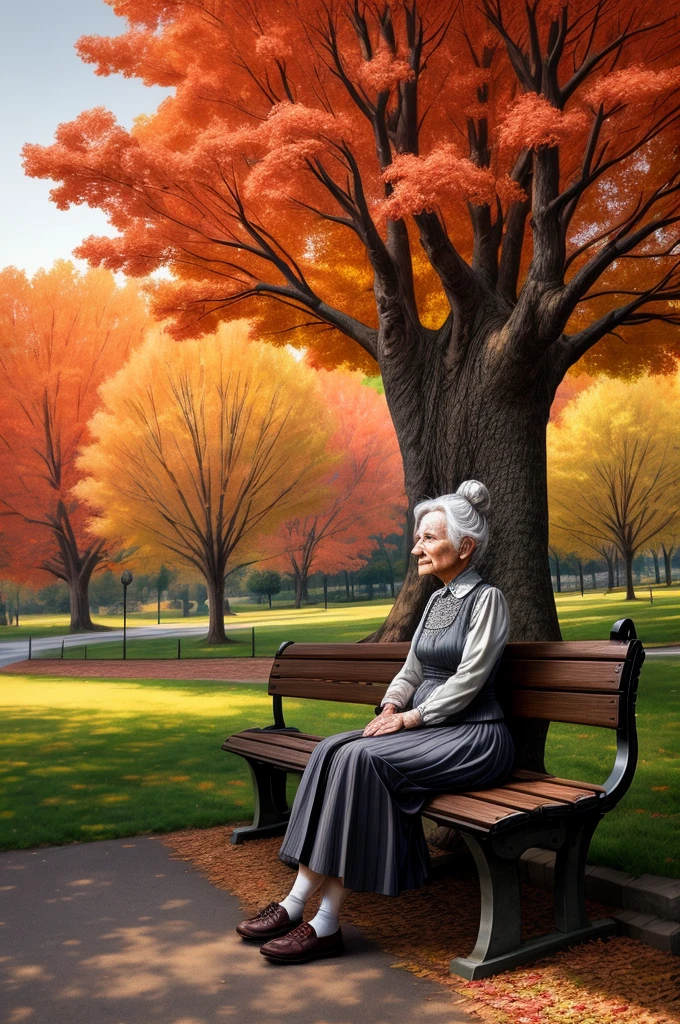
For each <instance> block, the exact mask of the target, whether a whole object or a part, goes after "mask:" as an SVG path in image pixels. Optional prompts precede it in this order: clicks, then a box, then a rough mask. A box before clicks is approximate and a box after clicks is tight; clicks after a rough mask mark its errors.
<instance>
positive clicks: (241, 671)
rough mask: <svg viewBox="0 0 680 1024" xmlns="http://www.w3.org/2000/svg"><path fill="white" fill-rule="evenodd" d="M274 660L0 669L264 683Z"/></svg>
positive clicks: (21, 664) (25, 664)
mask: <svg viewBox="0 0 680 1024" xmlns="http://www.w3.org/2000/svg"><path fill="white" fill-rule="evenodd" d="M273 660H274V659H273V658H182V659H180V660H177V659H174V658H168V659H167V660H163V661H160V660H159V661H155V660H151V659H150V658H149V659H141V658H140V659H139V660H126V661H123V660H122V659H121V660H118V661H104V660H103V659H102V660H101V661H100V660H99V659H98V658H93V659H92V660H91V661H75V660H73V661H71V660H70V659H68V658H67V659H66V660H64V661H62V660H61V659H60V658H39V659H36V660H31V661H17V662H14V663H13V664H12V665H6V666H5V667H4V668H0V673H5V675H32V676H68V677H69V678H71V679H197V680H199V679H200V680H208V681H209V680H224V681H225V682H230V683H254V682H265V683H266V682H267V680H268V679H269V671H270V669H271V666H272V662H273Z"/></svg>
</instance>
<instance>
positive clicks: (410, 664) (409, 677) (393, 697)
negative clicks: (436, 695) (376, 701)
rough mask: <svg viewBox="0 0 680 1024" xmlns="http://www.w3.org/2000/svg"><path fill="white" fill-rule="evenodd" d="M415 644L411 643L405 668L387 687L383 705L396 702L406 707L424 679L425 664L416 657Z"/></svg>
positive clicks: (381, 702)
mask: <svg viewBox="0 0 680 1024" xmlns="http://www.w3.org/2000/svg"><path fill="white" fill-rule="evenodd" d="M413 646H414V645H413V644H411V650H410V651H409V652H408V655H407V657H406V661H405V662H404V665H403V668H401V669H400V670H399V672H397V674H396V676H395V677H394V679H393V680H392V682H391V683H390V685H389V686H388V687H387V690H386V691H385V696H384V697H383V699H382V700H381V701H380V704H381V705H382V706H383V707H384V706H385V704H396V706H397V707H398V708H404V707H406V704H407V703H408V701H409V699H410V698H411V697H412V696H413V694H414V693H415V691H416V690H417V689H418V687H419V686H420V684H421V683H422V681H423V666H422V665H421V664H420V662H419V661H418V659H417V658H416V655H415V651H414V649H413Z"/></svg>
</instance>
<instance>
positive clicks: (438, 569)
mask: <svg viewBox="0 0 680 1024" xmlns="http://www.w3.org/2000/svg"><path fill="white" fill-rule="evenodd" d="M488 508H489V492H488V491H487V489H486V487H485V486H484V485H483V484H481V483H479V481H477V480H467V481H466V482H465V483H463V484H461V485H460V487H459V488H458V490H457V492H456V493H455V494H446V495H443V496H442V497H440V498H435V499H434V500H432V501H424V502H421V503H420V504H419V505H417V506H416V509H415V524H416V525H415V547H414V548H413V551H412V554H414V555H416V556H417V558H418V572H419V575H421V576H429V575H434V576H437V577H439V579H440V580H441V581H442V583H443V584H444V587H443V588H442V589H440V590H437V591H436V592H435V593H434V594H433V595H432V597H431V598H430V601H429V602H428V604H427V607H426V608H425V612H424V613H423V617H422V619H421V621H420V623H419V625H418V627H417V629H416V632H415V635H414V637H413V642H412V644H411V649H410V652H409V655H408V657H407V659H406V662H405V663H404V667H403V668H402V670H401V671H400V672H399V673H398V674H397V675H396V676H395V678H394V679H393V680H392V682H391V683H390V685H389V687H388V689H387V692H386V693H385V696H384V698H383V700H382V712H381V713H380V714H379V715H378V716H377V717H376V718H374V719H373V721H371V722H370V723H369V724H368V725H367V726H366V728H365V729H363V730H354V731H351V732H344V733H339V734H338V735H335V736H328V737H327V738H326V739H324V740H322V741H321V742H320V743H319V744H318V745H317V746H316V748H315V749H314V752H313V753H312V755H311V757H310V759H309V762H308V764H307V767H306V769H305V771H304V774H303V776H302V780H301V782H300V786H299V789H298V792H297V795H296V797H295V802H294V804H293V808H292V811H291V816H290V820H289V823H288V828H287V830H286V834H285V836H284V840H283V844H282V846H281V850H280V852H279V857H280V859H281V860H282V861H284V863H286V864H291V865H293V866H296V867H297V868H298V874H297V878H296V879H295V883H294V885H293V888H292V889H291V891H290V892H289V894H288V895H287V896H286V897H285V898H284V899H283V900H281V902H280V903H270V904H268V905H267V906H266V907H264V908H263V910H261V911H260V912H259V913H258V914H257V915H256V916H255V917H253V918H250V919H249V920H247V921H243V922H242V923H241V924H240V925H239V926H238V927H237V929H236V930H237V931H238V933H239V934H240V935H241V936H242V937H243V938H245V939H253V940H260V941H265V945H263V946H262V947H261V949H260V952H261V953H262V954H263V955H264V956H266V957H267V958H269V959H270V960H276V961H278V962H281V963H304V962H306V961H308V960H313V959H317V958H318V957H325V956H335V955H337V954H339V953H341V952H342V948H343V946H342V932H341V929H340V925H339V921H338V915H339V912H340V908H341V906H342V904H343V902H344V900H345V899H346V898H347V896H348V895H349V893H350V892H351V891H352V890H358V891H361V892H375V893H384V894H386V895H389V896H397V895H398V894H399V893H400V892H401V891H402V890H404V889H412V888H416V887H417V886H419V885H422V884H423V882H424V881H425V879H426V877H427V871H428V866H429V854H428V849H427V843H426V841H425V837H424V833H423V827H422V820H421V817H420V813H419V812H420V810H421V809H422V807H423V805H424V804H425V803H426V802H427V800H428V799H429V798H430V797H431V796H432V795H433V794H435V793H437V792H441V791H447V792H448V791H450V790H453V789H471V788H476V787H478V786H490V785H493V784H495V783H497V782H500V781H501V780H502V779H503V778H504V776H506V775H507V774H508V773H509V771H510V770H511V768H512V763H513V754H514V752H513V746H512V739H511V737H510V733H509V731H508V728H507V726H506V725H505V723H504V722H503V712H502V710H501V707H500V705H499V704H498V702H497V701H496V699H495V696H494V678H495V675H496V671H497V669H498V664H499V661H500V657H501V654H502V652H503V647H504V646H505V642H506V640H507V637H508V611H507V605H506V603H505V598H504V597H503V595H502V594H501V592H500V591H499V590H497V589H496V588H495V587H491V586H489V584H487V583H484V582H483V581H482V578H481V577H480V576H479V575H478V573H477V572H476V571H475V569H474V568H473V565H474V563H475V562H477V561H478V560H479V558H480V557H481V555H482V554H483V553H484V550H485V548H486V546H487V542H488V525H487V520H486V516H485V513H486V512H487V511H488ZM319 887H320V888H321V905H320V907H319V910H318V911H317V913H316V915H315V917H313V918H312V920H311V921H309V922H308V923H302V914H303V910H304V907H305V904H306V902H307V900H308V899H309V898H310V896H311V895H312V894H313V893H314V892H316V891H317V889H318V888H319Z"/></svg>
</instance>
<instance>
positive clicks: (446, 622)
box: [423, 588, 464, 631]
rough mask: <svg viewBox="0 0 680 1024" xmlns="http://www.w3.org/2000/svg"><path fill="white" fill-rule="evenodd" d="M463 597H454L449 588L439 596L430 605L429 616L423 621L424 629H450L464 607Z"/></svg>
mask: <svg viewBox="0 0 680 1024" xmlns="http://www.w3.org/2000/svg"><path fill="white" fill-rule="evenodd" d="M463 603H464V601H463V598H462V597H454V596H453V594H452V593H451V591H450V590H448V588H447V590H446V591H445V592H444V593H443V594H441V595H440V596H439V597H437V598H436V599H435V600H434V601H433V602H432V604H431V605H430V610H429V612H428V613H427V618H426V619H425V622H424V623H423V629H426V630H428V631H429V630H433V629H448V627H449V626H451V625H453V623H454V622H455V621H456V619H457V618H458V615H459V614H460V610H461V608H462V607H463Z"/></svg>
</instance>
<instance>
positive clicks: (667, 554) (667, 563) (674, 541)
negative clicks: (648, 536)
mask: <svg viewBox="0 0 680 1024" xmlns="http://www.w3.org/2000/svg"><path fill="white" fill-rule="evenodd" d="M657 539H658V541H659V543H660V545H661V553H662V555H663V568H664V579H665V581H666V586H667V587H670V585H671V583H672V582H673V575H672V559H673V554H674V552H675V551H677V549H678V547H680V512H679V515H678V516H676V518H675V519H674V520H672V522H670V523H669V524H668V526H667V527H666V529H664V530H662V531H661V532H660V534H659V537H658V538H657Z"/></svg>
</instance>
